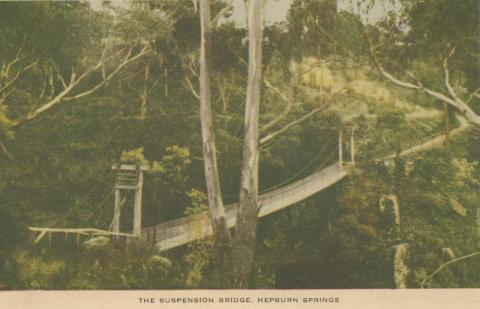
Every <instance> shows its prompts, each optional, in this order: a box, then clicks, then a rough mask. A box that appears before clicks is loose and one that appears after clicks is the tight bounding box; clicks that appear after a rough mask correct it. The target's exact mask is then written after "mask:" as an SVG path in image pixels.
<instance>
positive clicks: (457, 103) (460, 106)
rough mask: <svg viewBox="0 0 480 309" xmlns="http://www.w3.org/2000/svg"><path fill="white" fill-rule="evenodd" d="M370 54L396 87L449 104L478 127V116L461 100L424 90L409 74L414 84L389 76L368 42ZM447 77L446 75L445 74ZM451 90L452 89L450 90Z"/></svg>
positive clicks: (479, 121)
mask: <svg viewBox="0 0 480 309" xmlns="http://www.w3.org/2000/svg"><path fill="white" fill-rule="evenodd" d="M370 54H371V56H372V60H373V63H374V65H375V67H376V68H377V70H378V71H379V72H380V73H381V74H382V75H383V76H384V77H385V78H387V79H388V80H390V81H391V82H392V83H394V84H395V85H397V86H400V87H403V88H407V89H413V90H419V91H423V92H424V93H426V94H428V95H429V96H432V97H434V98H436V99H438V100H440V101H442V102H445V103H447V104H450V105H451V106H453V107H455V108H456V109H457V111H459V112H461V113H462V114H463V115H465V117H466V118H467V119H468V120H469V121H470V122H471V123H473V124H476V125H480V116H479V115H477V114H476V113H475V112H474V111H473V110H472V109H471V108H470V107H469V106H468V105H467V104H466V102H464V101H463V100H461V99H459V98H458V97H457V96H456V97H455V98H450V97H448V96H446V95H444V94H443V93H441V92H438V91H435V90H432V89H429V88H426V87H424V86H423V85H422V83H420V81H418V80H417V79H416V78H415V76H414V75H413V74H411V73H409V74H408V75H409V77H410V78H412V79H414V80H415V82H416V84H413V83H410V82H405V81H402V80H400V79H398V78H396V77H395V76H393V75H392V74H390V73H389V72H388V71H387V70H386V69H385V68H384V67H383V66H382V65H381V64H380V62H379V61H378V57H377V55H376V52H375V49H374V48H373V47H372V44H371V42H370ZM447 75H448V74H447ZM452 90H453V89H452Z"/></svg>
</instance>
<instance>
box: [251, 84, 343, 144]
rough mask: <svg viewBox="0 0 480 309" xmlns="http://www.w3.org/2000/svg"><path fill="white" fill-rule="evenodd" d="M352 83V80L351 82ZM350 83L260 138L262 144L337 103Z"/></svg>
mask: <svg viewBox="0 0 480 309" xmlns="http://www.w3.org/2000/svg"><path fill="white" fill-rule="evenodd" d="M350 83H351V82H350ZM350 83H348V84H347V85H345V86H344V87H343V88H342V89H340V90H339V91H337V92H335V93H334V94H333V95H332V96H331V97H330V98H329V99H328V100H327V102H325V103H323V104H322V105H320V106H319V107H317V108H315V109H313V110H311V111H310V112H309V113H308V114H305V115H303V116H302V117H300V118H298V119H296V120H294V121H292V122H290V123H288V124H286V125H285V126H283V127H282V128H281V129H278V130H277V131H275V132H273V133H270V134H268V135H267V136H265V137H262V138H261V139H260V144H265V143H267V142H268V141H270V140H272V139H273V138H274V137H276V136H278V135H279V134H282V133H283V132H285V131H287V130H288V129H290V128H291V127H293V126H294V125H297V124H299V123H301V122H303V121H305V120H306V119H308V118H310V117H311V116H313V115H315V114H317V113H318V112H320V111H322V110H324V109H326V108H327V107H329V106H330V105H332V104H333V103H335V98H336V97H337V96H338V95H339V94H341V93H342V92H343V91H344V90H346V88H347V86H348V85H349V84H350Z"/></svg>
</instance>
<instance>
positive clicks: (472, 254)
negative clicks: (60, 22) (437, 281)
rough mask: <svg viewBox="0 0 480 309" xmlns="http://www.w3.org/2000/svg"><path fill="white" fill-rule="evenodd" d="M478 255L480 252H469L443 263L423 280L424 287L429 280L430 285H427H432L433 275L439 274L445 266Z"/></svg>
mask: <svg viewBox="0 0 480 309" xmlns="http://www.w3.org/2000/svg"><path fill="white" fill-rule="evenodd" d="M477 255H480V252H474V253H471V254H467V255H464V256H461V257H458V258H455V259H452V260H450V261H448V262H446V263H444V264H442V265H440V267H438V268H437V269H436V270H435V271H434V272H433V273H432V274H431V275H429V276H427V277H426V278H425V279H423V281H422V289H423V288H424V287H425V284H427V282H428V285H427V287H430V284H431V282H432V279H433V277H434V276H435V275H436V274H438V273H439V272H440V271H442V270H443V269H444V268H445V267H447V266H448V265H451V264H453V263H456V262H459V261H462V260H466V259H468V258H471V257H474V256H477Z"/></svg>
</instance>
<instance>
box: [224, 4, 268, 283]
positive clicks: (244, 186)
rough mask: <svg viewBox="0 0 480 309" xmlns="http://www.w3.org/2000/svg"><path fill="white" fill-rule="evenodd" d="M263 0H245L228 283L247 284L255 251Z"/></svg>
mask: <svg viewBox="0 0 480 309" xmlns="http://www.w3.org/2000/svg"><path fill="white" fill-rule="evenodd" d="M262 10H263V0H250V1H249V4H248V40H249V61H248V81H247V97H246V106H245V124H244V143H243V163H242V179H241V184H240V201H239V204H238V205H239V206H238V207H239V208H238V213H237V226H236V229H235V232H234V235H233V245H232V249H231V254H230V256H229V264H230V272H229V276H228V285H229V286H228V287H230V288H248V283H249V279H250V275H251V272H252V265H253V258H254V255H255V242H256V229H257V198H258V161H259V152H258V148H259V147H258V146H259V130H258V120H259V111H260V95H261V84H262V29H263V25H262V23H263V18H262Z"/></svg>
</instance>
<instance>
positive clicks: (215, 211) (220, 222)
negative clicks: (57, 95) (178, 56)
mask: <svg viewBox="0 0 480 309" xmlns="http://www.w3.org/2000/svg"><path fill="white" fill-rule="evenodd" d="M200 23H201V47H200V119H201V130H202V142H203V161H204V167H205V182H206V185H207V195H208V204H209V209H210V220H211V222H212V227H213V232H214V237H215V240H216V245H217V251H218V253H220V254H221V255H224V252H222V251H225V248H224V246H225V245H227V244H228V243H229V232H228V228H227V224H226V219H225V208H224V205H223V199H222V192H221V187H220V179H219V175H218V167H217V156H216V147H215V138H214V129H213V116H212V107H211V95H210V74H211V72H210V70H211V65H210V62H211V44H212V23H211V19H210V3H209V0H201V1H200ZM218 259H220V260H225V258H224V257H219V256H218V255H217V262H218V263H219V264H223V262H221V261H218ZM218 266H219V268H220V269H222V268H223V266H222V265H218Z"/></svg>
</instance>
